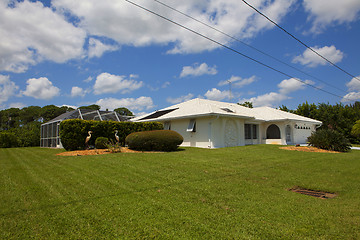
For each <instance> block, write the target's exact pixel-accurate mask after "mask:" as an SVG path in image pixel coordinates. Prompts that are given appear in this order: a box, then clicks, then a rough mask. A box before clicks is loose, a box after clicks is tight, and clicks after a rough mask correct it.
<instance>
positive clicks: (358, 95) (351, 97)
mask: <svg viewBox="0 0 360 240" xmlns="http://www.w3.org/2000/svg"><path fill="white" fill-rule="evenodd" d="M359 100H360V92H349V93H348V94H346V95H345V96H344V97H343V98H342V100H341V101H342V102H353V101H359Z"/></svg>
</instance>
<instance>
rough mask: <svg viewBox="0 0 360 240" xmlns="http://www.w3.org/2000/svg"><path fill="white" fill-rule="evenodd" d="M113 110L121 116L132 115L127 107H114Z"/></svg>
mask: <svg viewBox="0 0 360 240" xmlns="http://www.w3.org/2000/svg"><path fill="white" fill-rule="evenodd" d="M114 112H117V113H118V114H120V115H122V116H134V114H133V113H132V112H131V111H130V110H129V109H127V108H125V107H121V108H116V109H114Z"/></svg>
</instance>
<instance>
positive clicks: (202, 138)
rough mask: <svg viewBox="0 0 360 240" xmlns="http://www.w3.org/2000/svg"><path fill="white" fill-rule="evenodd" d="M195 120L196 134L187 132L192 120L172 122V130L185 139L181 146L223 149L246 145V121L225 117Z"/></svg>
mask: <svg viewBox="0 0 360 240" xmlns="http://www.w3.org/2000/svg"><path fill="white" fill-rule="evenodd" d="M195 120H196V132H187V131H186V130H187V128H188V126H189V122H190V119H180V120H172V121H171V122H170V129H171V130H174V131H176V132H178V133H179V134H180V135H181V136H182V137H183V138H184V141H183V143H182V144H181V146H184V147H185V146H186V147H201V148H222V147H229V146H244V145H245V138H244V136H245V135H244V120H242V119H237V118H224V117H203V118H196V119H195Z"/></svg>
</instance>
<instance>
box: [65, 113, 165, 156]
mask: <svg viewBox="0 0 360 240" xmlns="http://www.w3.org/2000/svg"><path fill="white" fill-rule="evenodd" d="M160 129H163V125H162V123H159V122H141V123H137V122H115V121H93V120H81V119H70V120H65V121H62V122H61V124H60V139H61V143H62V145H63V147H64V148H65V149H66V150H68V151H72V150H79V149H84V148H85V139H86V137H87V136H88V132H89V131H92V134H91V138H90V141H89V142H88V145H90V146H91V145H95V140H96V138H98V137H106V138H108V139H109V140H110V141H113V142H116V139H115V130H118V133H117V135H118V136H119V139H120V141H119V142H120V144H121V145H124V144H125V138H126V136H127V135H129V134H130V133H133V132H140V131H150V130H160Z"/></svg>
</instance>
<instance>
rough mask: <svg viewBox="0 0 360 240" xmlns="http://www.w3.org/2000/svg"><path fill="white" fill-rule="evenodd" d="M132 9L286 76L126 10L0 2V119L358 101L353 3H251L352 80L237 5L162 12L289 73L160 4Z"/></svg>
mask: <svg viewBox="0 0 360 240" xmlns="http://www.w3.org/2000/svg"><path fill="white" fill-rule="evenodd" d="M159 1H160V0H159ZM133 2H134V3H136V4H139V5H141V6H144V7H145V8H148V9H150V10H152V11H154V12H156V13H159V14H161V15H163V16H165V17H168V18H170V19H171V20H173V21H176V22H177V23H179V24H182V25H184V26H186V27H188V28H191V29H192V30H194V31H197V32H199V33H201V34H202V35H205V36H207V37H209V38H211V39H213V40H215V41H218V42H219V43H221V44H224V45H226V46H228V47H230V48H232V49H234V50H236V51H238V52H241V53H242V54H245V55H247V56H249V57H252V58H254V59H256V60H258V61H261V62H263V63H264V64H267V65H269V66H271V67H273V68H275V69H277V70H279V71H281V72H284V73H286V74H287V76H286V75H283V74H280V73H279V72H276V71H273V70H271V69H268V68H266V67H264V66H262V65H259V64H257V63H255V62H253V61H251V60H249V59H247V58H245V57H243V56H241V55H239V54H236V53H234V52H233V51H230V50H229V49H226V48H223V47H221V46H219V45H217V44H214V43H213V42H210V41H209V40H207V39H204V38H201V37H199V36H198V35H196V34H194V33H192V32H189V31H187V30H185V29H182V28H180V27H178V26H176V25H174V24H172V23H169V22H167V21H165V20H163V19H161V18H159V17H157V16H154V15H152V14H150V13H149V12H146V11H144V10H143V9H140V8H138V7H136V6H134V5H132V4H130V3H128V2H126V1H124V0H102V1H98V0H82V1H73V0H47V1H29V0H24V1H14V0H0V109H5V108H10V107H19V108H22V107H26V106H31V105H35V106H45V105H49V104H54V105H57V106H62V105H69V106H74V107H78V106H83V105H90V104H98V105H100V106H101V108H102V109H109V110H112V109H114V108H118V107H127V108H128V109H130V110H131V111H132V112H134V113H136V114H138V115H139V114H142V113H146V112H151V111H154V110H156V109H161V108H164V107H167V106H170V105H173V104H176V103H179V102H182V101H186V100H189V99H192V98H195V97H200V98H206V99H212V100H219V101H226V102H240V103H242V102H244V101H251V102H253V104H254V105H255V106H272V107H278V106H281V105H286V106H288V107H289V108H296V107H297V106H298V104H301V103H303V102H305V101H308V102H310V103H320V102H326V103H327V102H329V103H330V104H335V103H338V102H343V103H344V104H349V103H353V102H354V101H359V100H360V80H359V79H360V58H359V56H360V44H359V42H360V1H359V0H342V1H338V0H302V1H297V0H256V1H250V0H249V1H248V2H249V3H250V4H252V5H253V6H254V7H256V8H257V9H259V10H260V11H261V12H263V13H264V14H266V15H267V16H268V17H270V18H271V19H273V20H274V21H276V22H277V23H279V24H280V25H281V26H282V27H284V28H285V29H286V30H287V31H289V32H291V33H292V34H294V35H295V36H297V37H298V38H299V39H301V40H302V41H303V42H305V43H306V44H307V45H309V46H310V47H312V48H313V49H315V50H316V51H318V52H319V53H320V54H321V55H323V56H324V57H326V58H327V59H329V60H330V61H332V62H333V63H335V64H337V65H338V66H339V67H341V68H342V69H344V70H346V71H348V72H349V73H350V74H352V75H353V76H356V77H357V78H359V79H356V78H353V77H351V76H350V75H348V74H345V73H344V72H342V71H340V70H339V69H337V68H335V67H334V66H331V65H330V64H328V63H326V62H325V61H324V60H322V59H321V58H319V57H318V56H316V55H315V54H314V53H312V52H310V51H309V50H307V49H306V48H305V47H304V46H302V45H301V44H299V43H298V42H297V41H295V40H294V39H292V38H291V37H289V36H288V35H286V34H285V33H284V32H283V31H281V30H280V29H278V28H276V27H275V26H274V25H273V24H271V23H270V22H269V21H267V20H266V19H264V18H263V17H262V16H260V15H259V14H258V13H256V12H255V11H254V10H253V9H251V8H249V7H248V6H246V5H245V4H244V3H243V2H242V1H240V0H225V1H224V0H221V1H220V0H208V1H204V0H202V1H200V0H183V1H176V0H161V2H162V3H165V4H167V5H169V6H171V7H173V8H176V9H178V10H179V11H182V12H183V13H186V14H188V15H190V16H192V17H193V18H196V19H198V20H200V21H202V22H204V23H206V24H208V25H211V26H213V27H214V28H217V29H219V30H221V31H222V32H224V33H226V34H228V35H230V36H233V37H234V38H236V39H238V40H241V41H243V42H245V43H246V44H248V45H251V46H252V47H254V48H257V49H259V50H261V51H263V52H266V53H267V54H269V55H271V56H272V57H273V58H276V59H279V60H281V61H282V62H285V63H286V64H288V65H291V66H292V67H289V66H288V65H284V64H282V63H280V62H278V61H276V60H274V59H273V58H269V57H268V56H265V55H263V54H260V53H259V52H257V51H254V50H253V49H252V48H249V47H248V46H246V45H244V44H242V43H240V42H239V41H236V40H234V39H233V38H229V37H228V36H226V35H224V34H221V33H219V32H217V31H214V30H213V29H211V28H209V27H206V26H205V25H203V24H200V23H199V22H196V21H194V20H192V19H190V18H188V17H186V16H184V15H181V14H179V13H176V12H174V11H172V10H171V9H169V8H167V7H165V6H164V5H162V4H160V3H159V2H158V1H154V0H133ZM294 68H296V69H294ZM298 70H300V71H298ZM303 72H305V73H306V74H304V73H303ZM290 76H291V77H290ZM292 77H294V78H297V79H294V78H292ZM299 80H300V81H299ZM230 83H231V84H230ZM304 83H306V84H304ZM310 85H311V86H310ZM230 88H231V94H230ZM319 89H321V90H319Z"/></svg>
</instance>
